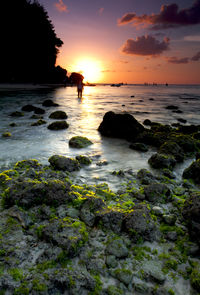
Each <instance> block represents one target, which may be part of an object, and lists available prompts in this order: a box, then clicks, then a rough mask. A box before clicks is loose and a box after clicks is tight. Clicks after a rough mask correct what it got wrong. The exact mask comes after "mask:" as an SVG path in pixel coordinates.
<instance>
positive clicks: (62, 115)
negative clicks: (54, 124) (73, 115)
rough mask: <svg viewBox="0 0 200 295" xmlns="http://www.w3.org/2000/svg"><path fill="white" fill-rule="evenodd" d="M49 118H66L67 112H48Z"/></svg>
mask: <svg viewBox="0 0 200 295" xmlns="http://www.w3.org/2000/svg"><path fill="white" fill-rule="evenodd" d="M49 118H50V119H55V120H64V119H67V114H66V113H65V112H63V111H55V112H53V113H51V114H50V116H49Z"/></svg>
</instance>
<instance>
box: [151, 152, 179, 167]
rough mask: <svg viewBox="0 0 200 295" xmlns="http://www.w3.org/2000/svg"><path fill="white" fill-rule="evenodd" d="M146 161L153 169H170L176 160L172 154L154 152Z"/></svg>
mask: <svg viewBox="0 0 200 295" xmlns="http://www.w3.org/2000/svg"><path fill="white" fill-rule="evenodd" d="M148 163H149V164H150V165H151V166H152V167H153V168H155V169H162V168H169V169H172V168H173V167H174V166H175V165H176V160H175V159H174V157H173V156H167V155H163V154H158V153H156V154H153V155H152V156H151V157H150V158H149V160H148Z"/></svg>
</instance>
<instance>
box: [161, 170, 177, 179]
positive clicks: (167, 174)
mask: <svg viewBox="0 0 200 295" xmlns="http://www.w3.org/2000/svg"><path fill="white" fill-rule="evenodd" d="M162 173H163V175H164V176H165V177H167V178H170V179H175V178H176V175H175V174H174V173H173V172H172V171H171V170H169V169H167V168H164V169H163V170H162Z"/></svg>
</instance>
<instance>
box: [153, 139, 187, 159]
mask: <svg viewBox="0 0 200 295" xmlns="http://www.w3.org/2000/svg"><path fill="white" fill-rule="evenodd" d="M159 153H160V154H166V155H172V156H174V158H175V159H176V161H177V162H182V161H183V160H184V151H183V149H182V148H181V147H180V146H179V145H178V144H177V143H176V142H173V141H166V142H165V143H164V144H163V145H162V146H161V147H160V148H159Z"/></svg>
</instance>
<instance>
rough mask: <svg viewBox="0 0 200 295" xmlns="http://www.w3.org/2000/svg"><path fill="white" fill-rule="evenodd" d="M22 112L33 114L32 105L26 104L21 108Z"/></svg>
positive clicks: (33, 108)
mask: <svg viewBox="0 0 200 295" xmlns="http://www.w3.org/2000/svg"><path fill="white" fill-rule="evenodd" d="M22 111H23V112H34V111H35V107H34V106H33V105H31V104H27V105H25V106H23V107H22Z"/></svg>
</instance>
